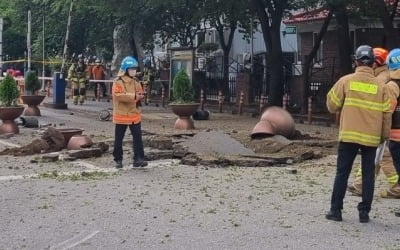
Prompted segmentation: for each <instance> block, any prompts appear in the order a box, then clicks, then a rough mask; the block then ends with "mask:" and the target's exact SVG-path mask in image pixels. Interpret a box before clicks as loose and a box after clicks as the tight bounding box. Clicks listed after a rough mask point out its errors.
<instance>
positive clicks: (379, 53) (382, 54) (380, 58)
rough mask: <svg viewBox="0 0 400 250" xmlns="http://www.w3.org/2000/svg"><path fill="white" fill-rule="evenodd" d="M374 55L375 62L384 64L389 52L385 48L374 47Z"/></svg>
mask: <svg viewBox="0 0 400 250" xmlns="http://www.w3.org/2000/svg"><path fill="white" fill-rule="evenodd" d="M373 51H374V56H375V62H376V63H377V64H378V65H379V66H381V65H385V64H386V58H387V56H388V54H389V52H388V51H387V50H386V49H383V48H374V49H373Z"/></svg>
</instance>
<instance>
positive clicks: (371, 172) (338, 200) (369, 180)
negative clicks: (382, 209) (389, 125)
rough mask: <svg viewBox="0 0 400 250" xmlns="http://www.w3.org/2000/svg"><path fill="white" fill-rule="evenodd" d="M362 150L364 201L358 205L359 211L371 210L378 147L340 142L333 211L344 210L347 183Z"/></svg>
mask: <svg viewBox="0 0 400 250" xmlns="http://www.w3.org/2000/svg"><path fill="white" fill-rule="evenodd" d="M359 150H361V169H362V201H361V202H360V203H359V204H358V206H357V208H358V210H359V211H367V212H369V211H370V210H371V204H372V199H373V196H374V186H375V164H374V161H375V155H376V147H367V146H363V145H360V144H357V143H347V142H340V143H339V148H338V158H337V168H336V177H335V182H334V184H333V191H332V199H331V210H342V209H343V199H344V196H345V194H346V189H347V181H348V179H349V175H350V172H351V168H352V166H353V162H354V159H355V158H356V156H357V153H358V151H359Z"/></svg>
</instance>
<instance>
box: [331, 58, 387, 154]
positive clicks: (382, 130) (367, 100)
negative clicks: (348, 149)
mask: <svg viewBox="0 0 400 250" xmlns="http://www.w3.org/2000/svg"><path fill="white" fill-rule="evenodd" d="M327 107H328V110H329V112H331V113H336V112H338V111H340V112H341V116H340V127H339V141H342V142H350V143H358V144H361V145H364V146H370V147H377V146H378V145H379V144H380V142H381V141H382V140H383V139H387V138H389V131H390V122H391V119H390V115H386V116H384V114H385V113H386V112H387V113H388V114H390V112H391V111H390V100H389V97H388V93H387V88H386V85H385V83H383V82H380V81H379V80H378V79H377V78H376V77H375V73H374V70H373V69H372V68H371V67H366V66H359V67H357V68H356V71H355V73H352V74H348V75H345V76H343V77H342V78H340V79H339V80H338V81H337V82H336V83H335V85H334V86H333V87H332V89H331V90H330V91H329V92H328V95H327Z"/></svg>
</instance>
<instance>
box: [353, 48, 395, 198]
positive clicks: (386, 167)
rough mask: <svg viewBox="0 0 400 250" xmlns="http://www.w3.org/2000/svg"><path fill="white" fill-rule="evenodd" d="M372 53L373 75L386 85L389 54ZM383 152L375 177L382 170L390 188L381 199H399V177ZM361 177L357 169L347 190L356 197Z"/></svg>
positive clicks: (359, 168) (358, 194)
mask: <svg viewBox="0 0 400 250" xmlns="http://www.w3.org/2000/svg"><path fill="white" fill-rule="evenodd" d="M373 51H374V56H375V62H374V65H373V68H374V71H375V75H376V77H377V78H378V80H379V81H381V82H383V83H385V84H386V83H388V82H389V80H390V76H389V69H388V67H387V65H386V58H387V55H388V53H389V52H388V51H387V50H386V49H383V48H374V49H373ZM383 146H384V145H383ZM378 150H379V149H378ZM383 150H384V155H383V159H382V162H380V163H378V164H376V166H375V175H376V176H377V175H378V173H379V170H381V169H382V172H383V173H384V174H385V176H386V181H387V183H388V184H389V186H390V188H389V189H388V190H385V191H382V192H381V197H382V198H400V192H399V190H398V187H397V181H398V178H399V177H398V175H397V172H396V169H395V168H394V166H393V161H392V158H391V156H390V153H389V150H388V149H387V148H383ZM361 177H362V171H361V167H358V170H357V172H356V176H355V178H354V180H353V183H352V184H351V185H349V186H348V188H347V190H348V191H349V192H351V193H353V194H354V195H357V196H361V189H362V178H361Z"/></svg>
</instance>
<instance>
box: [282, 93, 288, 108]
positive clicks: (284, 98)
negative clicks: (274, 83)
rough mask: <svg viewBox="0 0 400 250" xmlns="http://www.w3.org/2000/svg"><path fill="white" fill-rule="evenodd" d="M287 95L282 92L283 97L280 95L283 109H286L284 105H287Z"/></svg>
mask: <svg viewBox="0 0 400 250" xmlns="http://www.w3.org/2000/svg"><path fill="white" fill-rule="evenodd" d="M286 102H287V95H286V94H284V95H283V97H282V108H283V109H284V110H286V109H287V108H286V106H287V103H286Z"/></svg>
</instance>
